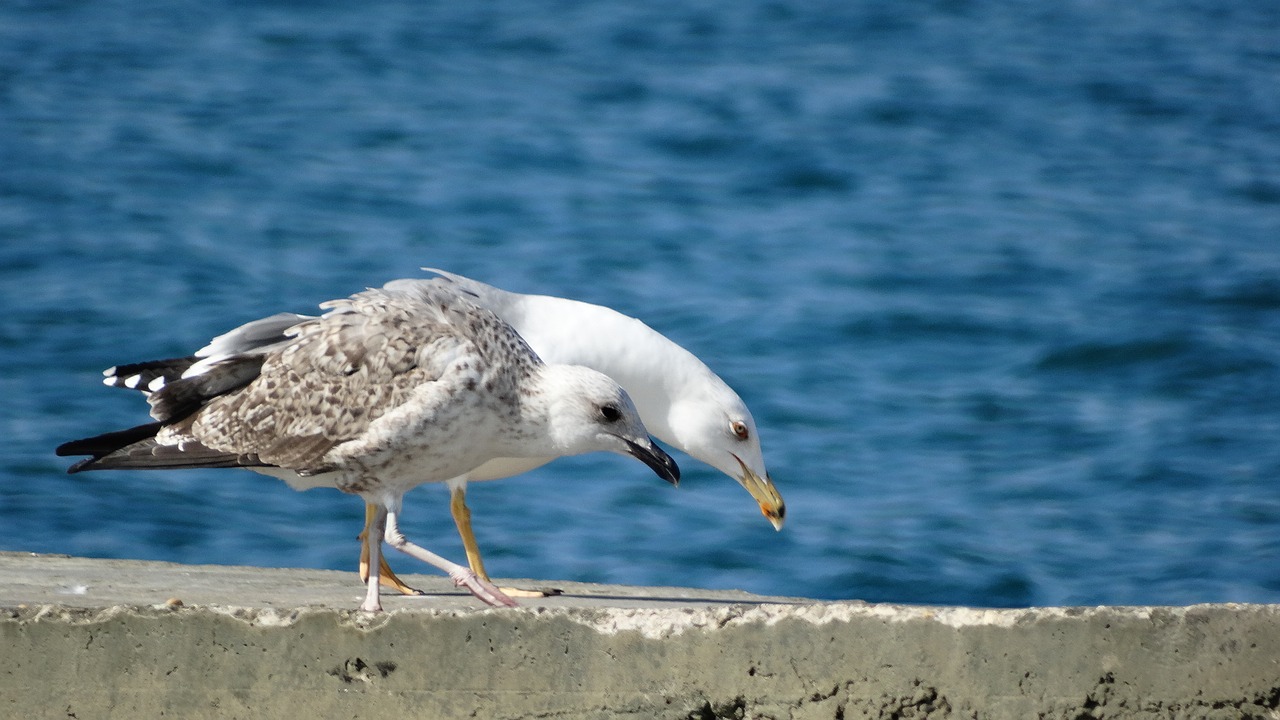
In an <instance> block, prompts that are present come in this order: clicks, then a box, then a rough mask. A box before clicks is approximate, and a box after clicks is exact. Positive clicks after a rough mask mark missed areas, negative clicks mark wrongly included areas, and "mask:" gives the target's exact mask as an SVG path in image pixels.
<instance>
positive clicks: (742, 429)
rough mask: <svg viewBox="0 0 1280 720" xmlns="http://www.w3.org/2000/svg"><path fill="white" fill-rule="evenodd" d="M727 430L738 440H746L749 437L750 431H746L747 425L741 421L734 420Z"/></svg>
mask: <svg viewBox="0 0 1280 720" xmlns="http://www.w3.org/2000/svg"><path fill="white" fill-rule="evenodd" d="M729 429H730V430H732V431H733V434H734V435H735V436H737V438H738V439H739V440H746V439H747V438H748V437H751V431H749V430H747V424H746V423H744V422H742V421H741V420H734V421H733V422H732V423H730V424H729Z"/></svg>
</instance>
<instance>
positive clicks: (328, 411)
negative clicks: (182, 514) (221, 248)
mask: <svg viewBox="0 0 1280 720" xmlns="http://www.w3.org/2000/svg"><path fill="white" fill-rule="evenodd" d="M393 285H394V283H392V284H389V285H388V286H387V287H385V288H382V289H373V290H367V291H365V292H362V293H357V294H356V295H353V296H351V297H350V298H346V299H343V300H334V301H330V302H328V303H324V304H323V305H322V306H321V307H322V308H325V309H327V312H325V313H324V315H322V316H320V317H318V318H311V319H303V320H302V321H301V322H293V320H294V319H296V318H297V316H295V317H294V318H292V319H291V320H290V322H291V324H290V329H289V330H288V335H289V336H290V337H289V339H288V341H287V342H285V341H279V340H277V339H275V338H278V337H279V332H280V325H281V324H282V323H283V320H280V321H279V322H276V323H274V324H273V323H265V325H272V327H270V328H268V330H269V332H268V333H266V336H265V337H264V338H262V339H259V340H257V341H256V342H257V343H259V344H258V345H256V346H255V343H254V342H246V343H244V344H242V345H241V346H240V347H242V348H243V349H246V350H248V352H249V353H250V354H247V355H230V356H226V357H223V358H221V359H219V360H218V361H217V362H214V363H212V364H210V365H209V366H208V367H207V368H206V369H205V370H204V371H203V372H201V373H200V374H198V375H193V376H190V377H183V378H181V379H180V380H177V381H173V382H168V383H166V384H164V385H163V386H162V387H160V388H159V389H157V390H156V391H155V392H152V393H151V395H150V397H149V398H148V400H149V402H151V404H152V415H153V417H155V419H156V420H158V421H159V423H156V424H152V425H149V426H142V428H155V426H156V425H158V426H159V427H158V428H157V429H156V431H155V433H154V437H146V438H141V439H139V438H138V437H137V436H138V434H139V433H136V432H135V433H129V432H124V433H108V434H107V435H104V436H98V438H89V439H86V440H84V441H74V442H73V443H68V444H67V445H65V446H63V448H60V449H59V451H60V453H61V454H82V453H75V452H72V451H74V450H76V449H84V448H92V450H91V452H93V454H95V455H96V457H95V458H93V459H91V460H89V461H87V462H85V463H82V464H81V465H78V466H77V469H84V470H87V469H105V468H119V467H136V468H143V467H152V468H155V467H227V466H233V465H241V466H263V465H269V466H278V467H283V468H288V469H292V470H296V471H298V472H299V473H300V474H304V475H305V474H316V473H320V472H324V471H326V470H329V469H332V468H331V467H330V463H329V461H328V460H327V459H326V457H327V456H328V454H329V453H330V451H332V450H333V449H334V448H336V447H337V446H339V445H342V444H343V443H350V442H353V441H358V440H361V439H362V438H363V436H364V435H365V434H366V433H367V432H368V431H369V429H370V426H371V425H372V424H373V423H375V422H376V421H377V420H378V419H379V418H380V417H383V416H385V415H387V414H388V413H394V412H399V413H401V414H404V413H406V412H407V413H411V414H414V415H415V416H419V417H427V418H429V417H430V416H432V415H433V414H436V413H439V412H440V406H442V405H444V404H447V403H448V402H449V401H450V399H451V398H453V397H455V396H454V395H451V394H449V393H444V392H438V391H434V390H433V388H432V387H431V386H432V384H433V383H439V382H440V381H441V379H442V378H443V377H444V376H445V375H446V374H447V373H448V374H450V377H449V380H450V381H451V382H450V383H448V384H449V385H450V386H451V387H452V386H453V383H463V384H464V385H465V384H466V383H468V382H472V383H479V382H482V381H484V379H485V373H486V372H487V370H488V366H489V359H488V358H487V357H485V354H484V353H483V352H482V351H481V350H480V349H479V348H480V347H481V346H485V343H483V342H475V339H476V338H478V337H480V336H488V338H489V339H490V340H492V339H493V338H500V339H502V341H503V342H505V343H506V344H508V345H510V344H517V345H520V346H523V345H524V344H523V341H522V340H520V338H519V336H518V335H516V334H515V331H514V330H512V329H511V328H510V327H509V326H507V325H506V324H505V323H503V322H502V321H501V320H499V319H498V318H497V317H496V316H494V315H493V314H492V313H489V312H488V311H484V310H480V309H479V308H477V307H476V306H474V305H471V304H470V303H469V302H467V301H466V300H465V299H463V298H462V297H461V296H460V295H459V294H458V293H457V291H455V290H452V289H450V288H448V287H446V286H444V284H443V283H441V284H439V285H425V286H423V285H415V286H413V287H393ZM280 317H281V316H273V318H280ZM273 318H266V319H264V320H268V321H270V320H273ZM235 332H236V331H232V333H228V335H231V334H233V333H235ZM223 337H226V336H223ZM215 342H216V341H215ZM211 345H212V343H211ZM264 347H269V351H267V352H265V354H264V353H262V352H261V350H262V348H264ZM524 347H525V351H526V353H527V357H525V358H524V361H523V362H524V364H526V365H528V366H530V367H531V366H532V365H533V364H536V363H537V359H536V356H534V355H533V354H532V351H529V350H528V349H527V346H524ZM499 390H501V388H499ZM111 438H114V439H130V440H133V442H132V443H131V444H128V445H126V446H124V447H120V448H118V449H116V450H114V451H110V452H105V453H104V452H103V450H104V449H105V446H104V443H103V442H97V443H95V442H91V441H94V440H103V439H111ZM108 444H109V443H108ZM64 451H65V452H64Z"/></svg>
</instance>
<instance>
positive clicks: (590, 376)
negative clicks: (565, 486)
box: [539, 365, 680, 485]
mask: <svg viewBox="0 0 1280 720" xmlns="http://www.w3.org/2000/svg"><path fill="white" fill-rule="evenodd" d="M541 370H542V372H541V382H540V384H539V387H540V388H541V392H542V394H543V396H544V398H545V399H546V402H547V410H548V415H547V424H548V430H549V432H550V434H551V437H552V440H553V442H554V443H555V446H556V451H557V454H560V455H580V454H582V453H588V452H596V451H601V450H603V451H608V452H615V453H618V454H620V455H630V456H632V457H634V458H636V459H637V460H640V461H641V462H643V463H644V464H645V465H648V466H649V467H650V468H651V469H652V470H653V471H654V472H655V473H657V474H658V476H659V477H661V478H662V479H663V480H666V481H667V482H669V483H671V484H672V485H676V484H678V483H679V482H680V468H679V466H677V465H676V461H675V460H673V459H672V458H671V456H670V455H668V454H667V453H666V452H665V451H664V450H663V449H662V448H660V447H658V445H657V443H655V442H654V440H653V438H651V437H649V431H648V430H647V429H646V428H645V426H644V423H643V422H642V421H641V420H640V413H639V411H637V410H636V406H635V404H634V403H633V402H632V401H631V397H630V396H629V395H627V391H626V390H623V389H622V386H620V385H618V383H616V382H614V381H613V379H611V378H610V377H609V376H608V375H605V374H603V373H600V372H596V371H595V370H592V369H590V368H586V367H582V366H577V365H544V366H542V368H541Z"/></svg>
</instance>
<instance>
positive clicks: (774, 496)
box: [670, 383, 787, 530]
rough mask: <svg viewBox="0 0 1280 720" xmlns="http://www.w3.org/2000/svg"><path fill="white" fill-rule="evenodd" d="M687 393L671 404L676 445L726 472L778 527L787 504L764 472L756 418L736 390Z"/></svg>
mask: <svg viewBox="0 0 1280 720" xmlns="http://www.w3.org/2000/svg"><path fill="white" fill-rule="evenodd" d="M721 386H722V387H721V388H720V392H718V393H710V392H708V393H706V394H704V395H702V396H700V397H691V398H686V399H684V400H682V401H681V402H678V403H676V404H675V405H673V406H672V410H671V416H670V425H671V432H672V433H673V435H674V436H675V437H676V438H678V440H676V441H673V442H674V444H675V445H676V446H677V447H680V448H681V449H683V450H684V451H685V452H687V453H689V454H690V455H692V456H693V457H695V458H697V459H699V460H701V461H703V462H705V463H706V464H708V465H710V466H712V467H714V468H716V469H717V470H719V471H720V472H722V473H724V474H725V475H728V476H729V477H731V478H733V479H734V480H737V481H738V484H739V485H741V486H742V487H743V489H745V490H746V491H747V492H748V493H750V494H751V497H752V499H754V500H755V501H756V503H758V504H759V505H760V513H761V514H762V515H764V516H765V519H767V520H768V521H769V522H770V523H771V524H772V525H773V529H774V530H781V529H782V523H783V521H784V520H785V519H786V517H787V505H786V503H785V502H783V500H782V495H781V494H780V493H779V492H778V489H777V488H776V487H774V485H773V479H772V478H770V477H769V472H768V471H767V470H765V466H764V453H763V451H762V450H761V449H760V438H759V436H758V435H757V434H756V421H755V419H754V418H752V417H751V411H750V410H748V409H747V406H746V404H745V403H743V402H742V400H741V398H739V397H738V395H737V394H736V393H734V392H733V391H732V390H730V389H729V387H728V386H727V385H723V383H721Z"/></svg>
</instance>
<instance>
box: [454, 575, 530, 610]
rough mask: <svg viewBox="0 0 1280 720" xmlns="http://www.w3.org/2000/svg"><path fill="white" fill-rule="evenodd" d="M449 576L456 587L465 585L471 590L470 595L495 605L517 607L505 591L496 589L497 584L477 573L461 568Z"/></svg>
mask: <svg viewBox="0 0 1280 720" xmlns="http://www.w3.org/2000/svg"><path fill="white" fill-rule="evenodd" d="M449 577H451V578H453V584H454V585H457V586H458V587H465V588H466V589H467V590H469V591H471V594H472V595H475V596H476V597H478V598H480V599H481V600H483V601H484V602H486V603H488V604H490V605H493V606H495V607H517V606H518V605H517V603H516V601H515V600H512V599H511V598H510V597H508V596H507V594H506V593H504V592H502V590H500V589H498V586H497V585H494V584H493V583H491V582H489V581H488V580H485V579H483V578H481V577H480V576H479V575H476V574H475V573H473V572H471V571H470V570H467V569H466V568H463V569H462V570H458V571H454V572H451V573H449Z"/></svg>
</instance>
